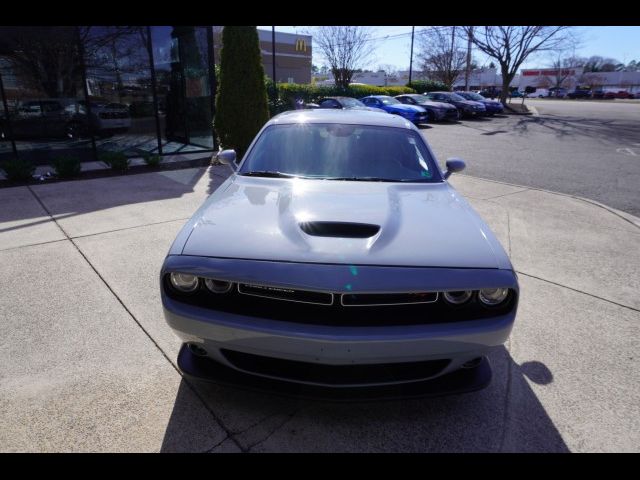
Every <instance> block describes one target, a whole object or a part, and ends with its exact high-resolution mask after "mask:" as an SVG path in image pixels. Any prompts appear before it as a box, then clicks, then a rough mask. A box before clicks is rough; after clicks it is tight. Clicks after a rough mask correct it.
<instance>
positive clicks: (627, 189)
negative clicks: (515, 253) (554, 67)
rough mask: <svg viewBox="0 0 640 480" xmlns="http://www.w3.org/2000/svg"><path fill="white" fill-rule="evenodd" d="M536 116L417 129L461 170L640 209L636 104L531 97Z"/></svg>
mask: <svg viewBox="0 0 640 480" xmlns="http://www.w3.org/2000/svg"><path fill="white" fill-rule="evenodd" d="M525 104H526V105H529V106H531V107H534V108H535V109H536V110H537V112H538V114H537V115H528V116H522V115H508V116H507V115H497V116H495V117H491V118H481V119H476V120H464V121H462V122H460V123H458V124H450V123H434V124H430V125H429V127H430V128H426V129H423V130H422V133H423V135H424V136H425V138H427V140H428V141H429V145H430V146H431V147H432V148H433V150H434V152H435V153H436V156H437V157H438V158H440V159H442V160H444V159H446V158H448V157H462V158H463V159H464V160H466V161H467V170H466V172H465V173H468V174H469V175H473V176H476V177H480V178H485V179H488V180H499V181H503V182H508V183H515V184H518V185H527V186H529V187H533V188H542V189H546V190H551V191H554V192H563V193H567V194H570V195H577V196H579V197H582V198H588V199H590V200H594V201H596V202H600V203H603V204H605V205H608V206H610V207H613V208H616V209H618V210H623V211H625V212H627V213H630V214H631V215H634V216H636V217H639V216H640V188H638V185H640V161H638V160H640V103H619V102H618V101H615V102H612V101H604V102H597V101H596V102H591V101H578V100H576V101H573V100H551V99H549V100H547V99H540V100H533V99H531V100H529V99H527V100H526V102H525Z"/></svg>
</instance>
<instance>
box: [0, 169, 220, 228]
mask: <svg viewBox="0 0 640 480" xmlns="http://www.w3.org/2000/svg"><path fill="white" fill-rule="evenodd" d="M229 174H230V170H229V169H228V167H225V166H222V165H221V166H214V167H211V168H209V167H193V168H185V169H175V170H161V171H157V172H150V173H138V174H131V175H126V174H125V175H119V176H113V177H104V178H92V179H79V180H71V181H61V182H55V183H51V184H37V185H31V186H29V187H28V188H29V190H30V191H31V192H32V193H33V194H34V195H35V196H36V197H37V200H36V199H34V201H33V202H30V203H31V204H32V206H31V207H29V206H28V205H26V204H23V205H17V208H3V209H0V235H1V234H2V233H3V232H8V231H14V230H20V229H24V228H29V227H33V226H36V225H39V224H42V223H46V222H48V221H50V220H49V218H44V219H43V218H42V217H43V216H44V213H43V211H42V208H41V207H40V206H39V205H38V203H40V202H41V203H42V204H43V205H44V206H45V208H46V209H47V211H48V212H49V213H50V214H51V215H53V216H54V217H55V218H56V219H57V220H62V219H67V218H71V217H75V216H79V215H87V214H91V213H93V212H98V211H101V210H108V209H113V208H116V207H120V206H125V205H135V204H149V208H150V209H152V208H157V209H158V211H160V210H161V209H162V204H161V203H156V202H160V201H162V200H170V199H179V198H181V197H184V196H185V195H187V194H191V193H194V192H195V191H196V190H197V189H200V190H201V191H202V190H203V189H202V187H201V186H198V185H199V184H201V182H207V183H206V187H205V190H204V191H203V201H204V199H205V198H206V197H205V195H208V194H210V193H212V192H213V191H214V190H215V189H216V188H217V187H218V186H219V185H220V184H222V182H224V180H225V179H226V177H227V176H228V175H229ZM13 188H19V189H26V188H27V187H22V186H17V187H13ZM3 190H4V189H3ZM25 191H26V190H25ZM9 192H10V191H7V194H9V195H15V194H12V193H9ZM2 194H3V191H2V190H0V195H2ZM29 195H30V194H28V195H27V196H29ZM30 219H31V221H29V220H30ZM16 222H19V223H18V224H16Z"/></svg>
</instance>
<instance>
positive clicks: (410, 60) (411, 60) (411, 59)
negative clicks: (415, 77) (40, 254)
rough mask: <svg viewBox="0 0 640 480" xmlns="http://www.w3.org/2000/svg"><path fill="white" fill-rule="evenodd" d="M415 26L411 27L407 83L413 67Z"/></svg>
mask: <svg viewBox="0 0 640 480" xmlns="http://www.w3.org/2000/svg"><path fill="white" fill-rule="evenodd" d="M415 28H416V27H415V26H413V27H411V57H410V58H409V83H411V70H412V69H413V33H414V31H415Z"/></svg>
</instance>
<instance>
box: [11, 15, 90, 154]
mask: <svg viewBox="0 0 640 480" xmlns="http://www.w3.org/2000/svg"><path fill="white" fill-rule="evenodd" d="M0 57H2V60H3V65H4V68H3V71H2V74H3V80H4V79H5V78H6V79H7V82H6V84H5V96H6V97H7V98H6V100H7V104H8V107H9V121H10V122H11V126H10V128H11V132H12V134H13V138H14V139H15V142H16V146H17V149H18V154H19V156H20V157H21V158H26V159H29V160H31V161H33V162H34V163H36V164H47V163H49V162H50V161H51V159H53V158H56V157H62V156H67V157H70V156H71V157H75V158H79V159H80V160H91V159H93V147H92V145H91V138H90V136H89V129H88V124H89V118H88V116H87V113H86V111H85V110H84V107H83V101H84V100H85V98H84V91H83V86H82V70H81V61H80V60H81V59H80V53H79V48H78V37H77V31H76V28H75V27H2V28H0Z"/></svg>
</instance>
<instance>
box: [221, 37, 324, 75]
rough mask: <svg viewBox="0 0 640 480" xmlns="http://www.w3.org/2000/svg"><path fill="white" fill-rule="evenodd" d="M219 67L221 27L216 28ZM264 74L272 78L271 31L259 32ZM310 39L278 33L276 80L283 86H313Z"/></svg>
mask: <svg viewBox="0 0 640 480" xmlns="http://www.w3.org/2000/svg"><path fill="white" fill-rule="evenodd" d="M213 32H214V33H213V37H214V38H213V44H214V50H215V59H216V63H217V64H219V63H220V49H221V47H222V27H219V26H216V27H213ZM258 38H259V39H260V52H261V54H262V66H263V68H264V73H265V74H266V75H267V76H268V77H269V78H273V42H272V32H271V30H258ZM311 39H312V37H311V35H299V34H296V33H284V32H276V77H277V81H278V82H282V83H311V55H312V46H311Z"/></svg>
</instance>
